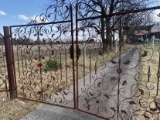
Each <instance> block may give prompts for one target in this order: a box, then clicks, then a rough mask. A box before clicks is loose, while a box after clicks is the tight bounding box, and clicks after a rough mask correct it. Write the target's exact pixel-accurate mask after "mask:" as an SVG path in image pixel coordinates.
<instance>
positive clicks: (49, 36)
mask: <svg viewBox="0 0 160 120" xmlns="http://www.w3.org/2000/svg"><path fill="white" fill-rule="evenodd" d="M80 6H81V7H82V6H83V5H81V4H77V5H76V7H75V8H73V9H72V6H70V7H64V6H59V7H60V8H62V9H63V11H61V10H60V9H59V11H56V10H57V9H56V6H50V7H49V8H48V9H47V10H46V12H45V13H42V14H41V15H40V16H37V17H36V18H37V20H35V21H32V22H31V23H29V24H27V25H16V26H10V27H4V36H5V41H6V50H7V51H8V52H7V54H8V58H7V59H8V62H7V63H8V72H9V75H8V76H9V80H10V81H11V82H12V83H11V86H10V93H11V97H12V98H14V97H17V98H21V99H25V100H32V101H37V102H42V103H46V104H52V105H56V106H62V107H66V108H71V109H77V110H79V111H83V112H85V113H89V114H92V115H94V116H97V117H99V118H102V119H111V120H137V119H138V120H141V119H142V120H143V119H151V120H152V119H157V120H158V119H159V98H158V91H159V67H158V65H159V64H160V63H159V59H157V58H156V57H154V53H155V51H157V50H159V47H158V46H157V47H156V46H154V48H153V46H151V45H150V44H149V42H148V43H145V42H143V43H141V44H140V43H139V44H138V43H137V44H136V45H135V43H131V44H129V42H128V43H127V41H124V36H123V33H124V30H125V29H124V28H125V27H126V26H124V25H123V24H122V23H123V19H124V17H125V15H126V14H129V13H137V12H140V11H147V10H151V9H158V8H159V7H157V8H156V7H155V8H148V9H142V10H135V11H127V12H122V13H121V12H120V13H115V14H113V15H110V16H107V15H99V14H98V15H97V14H96V15H93V14H92V15H91V16H89V15H86V14H85V13H84V10H85V7H82V8H81V7H80ZM74 9H76V10H75V11H76V13H74V12H73V10H74ZM82 9H83V10H82ZM52 11H55V12H54V13H53V12H52ZM74 14H75V15H76V16H75V17H73V16H74ZM108 17H120V19H119V21H118V22H117V27H116V28H114V30H113V32H114V33H116V32H117V34H118V37H117V40H115V41H117V42H116V43H114V44H113V43H111V41H108V42H104V41H103V40H102V35H103V34H104V33H99V31H98V30H99V29H102V30H103V29H104V27H103V26H104V24H102V23H103V19H105V18H108ZM38 19H40V21H41V22H40V23H38ZM57 19H58V21H57ZM105 29H107V28H105ZM126 30H127V29H126ZM157 44H158V43H157ZM7 45H9V46H10V45H11V46H10V47H8V48H7ZM108 46H110V47H108ZM106 47H108V48H106ZM158 52H159V51H158ZM156 55H157V53H156ZM157 56H160V55H159V54H158V55H157ZM144 58H145V59H144ZM144 63H147V67H146V66H145V65H144ZM152 64H153V65H155V66H156V65H157V66H156V67H155V68H151V67H150V66H151V65H152ZM143 66H145V68H144V69H145V70H146V71H147V72H146V71H144V70H143ZM159 66H160V65H159ZM157 68H158V69H157ZM153 70H154V71H155V70H157V71H156V72H157V81H156V82H157V83H156V84H155V82H152V76H155V75H154V72H152V71H153ZM15 81H16V82H15ZM155 91H156V92H155Z"/></svg>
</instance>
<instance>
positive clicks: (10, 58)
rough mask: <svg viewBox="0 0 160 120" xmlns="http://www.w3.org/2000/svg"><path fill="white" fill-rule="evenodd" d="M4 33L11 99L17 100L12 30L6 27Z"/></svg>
mask: <svg viewBox="0 0 160 120" xmlns="http://www.w3.org/2000/svg"><path fill="white" fill-rule="evenodd" d="M3 31H4V44H5V51H6V62H7V71H8V82H9V92H10V99H15V98H16V96H17V93H16V81H15V75H14V60H13V51H12V44H11V38H10V32H9V31H10V29H9V27H8V26H4V27H3Z"/></svg>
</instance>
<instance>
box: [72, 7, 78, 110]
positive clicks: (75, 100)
mask: <svg viewBox="0 0 160 120" xmlns="http://www.w3.org/2000/svg"><path fill="white" fill-rule="evenodd" d="M70 13H71V37H72V55H73V59H72V66H73V68H72V70H73V92H74V109H77V94H76V79H75V64H74V37H73V35H74V34H73V10H72V5H70Z"/></svg>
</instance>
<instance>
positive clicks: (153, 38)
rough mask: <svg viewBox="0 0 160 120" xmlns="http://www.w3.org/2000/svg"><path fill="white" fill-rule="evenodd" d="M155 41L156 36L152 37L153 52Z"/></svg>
mask: <svg viewBox="0 0 160 120" xmlns="http://www.w3.org/2000/svg"><path fill="white" fill-rule="evenodd" d="M154 40H155V36H153V37H152V48H153V51H154Z"/></svg>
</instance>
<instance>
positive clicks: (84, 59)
mask: <svg viewBox="0 0 160 120" xmlns="http://www.w3.org/2000/svg"><path fill="white" fill-rule="evenodd" d="M83 63H84V67H86V43H85V42H84V47H83Z"/></svg>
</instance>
